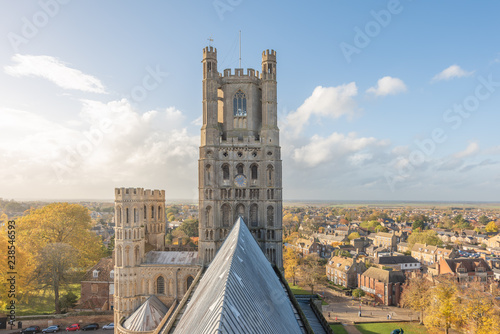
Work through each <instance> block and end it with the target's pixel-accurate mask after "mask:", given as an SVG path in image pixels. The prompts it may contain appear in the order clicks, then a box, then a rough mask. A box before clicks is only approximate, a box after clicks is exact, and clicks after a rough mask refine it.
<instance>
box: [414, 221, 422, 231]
mask: <svg viewBox="0 0 500 334" xmlns="http://www.w3.org/2000/svg"><path fill="white" fill-rule="evenodd" d="M424 227H425V224H424V221H423V220H416V221H415V222H414V223H413V225H412V229H413V230H417V229H419V230H423V229H424Z"/></svg>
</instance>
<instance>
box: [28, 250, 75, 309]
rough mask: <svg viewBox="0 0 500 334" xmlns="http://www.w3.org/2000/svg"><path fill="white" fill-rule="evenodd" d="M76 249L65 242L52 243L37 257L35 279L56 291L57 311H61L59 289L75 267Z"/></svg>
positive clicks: (55, 302) (43, 285)
mask: <svg viewBox="0 0 500 334" xmlns="http://www.w3.org/2000/svg"><path fill="white" fill-rule="evenodd" d="M76 258H77V256H76V249H75V248H74V247H73V246H71V245H69V244H65V243H51V244H48V245H46V246H45V247H44V248H42V249H41V250H40V252H39V254H38V256H37V258H36V262H37V267H36V269H35V273H34V277H33V279H34V280H35V281H36V282H37V283H39V284H40V285H41V287H42V288H43V289H45V288H50V289H51V290H52V291H53V292H54V304H55V309H56V313H61V304H60V302H59V291H60V288H61V286H62V285H63V284H65V283H67V282H68V278H69V272H71V270H72V269H74V267H75V265H76V263H77V261H76Z"/></svg>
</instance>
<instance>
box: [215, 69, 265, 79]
mask: <svg viewBox="0 0 500 334" xmlns="http://www.w3.org/2000/svg"><path fill="white" fill-rule="evenodd" d="M223 77H224V78H228V77H249V78H259V71H255V70H254V69H253V68H247V73H246V74H245V73H244V72H243V69H242V68H235V69H234V74H233V73H232V69H230V68H226V69H225V70H224V75H223Z"/></svg>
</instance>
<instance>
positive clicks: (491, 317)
mask: <svg viewBox="0 0 500 334" xmlns="http://www.w3.org/2000/svg"><path fill="white" fill-rule="evenodd" d="M459 295H460V300H461V307H462V312H460V315H461V324H460V327H461V328H462V329H464V330H465V331H466V332H467V333H499V332H500V312H499V311H498V309H497V308H496V307H495V303H494V298H493V296H492V295H491V294H489V293H486V292H484V286H483V285H482V284H480V283H478V282H475V283H471V284H470V285H469V286H468V287H467V288H465V289H460V294H459Z"/></svg>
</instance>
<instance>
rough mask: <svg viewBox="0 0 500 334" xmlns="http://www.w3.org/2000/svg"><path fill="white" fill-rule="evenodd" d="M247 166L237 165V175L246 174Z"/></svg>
mask: <svg viewBox="0 0 500 334" xmlns="http://www.w3.org/2000/svg"><path fill="white" fill-rule="evenodd" d="M244 169H245V166H244V165H243V164H242V163H239V164H237V165H236V174H244Z"/></svg>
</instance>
